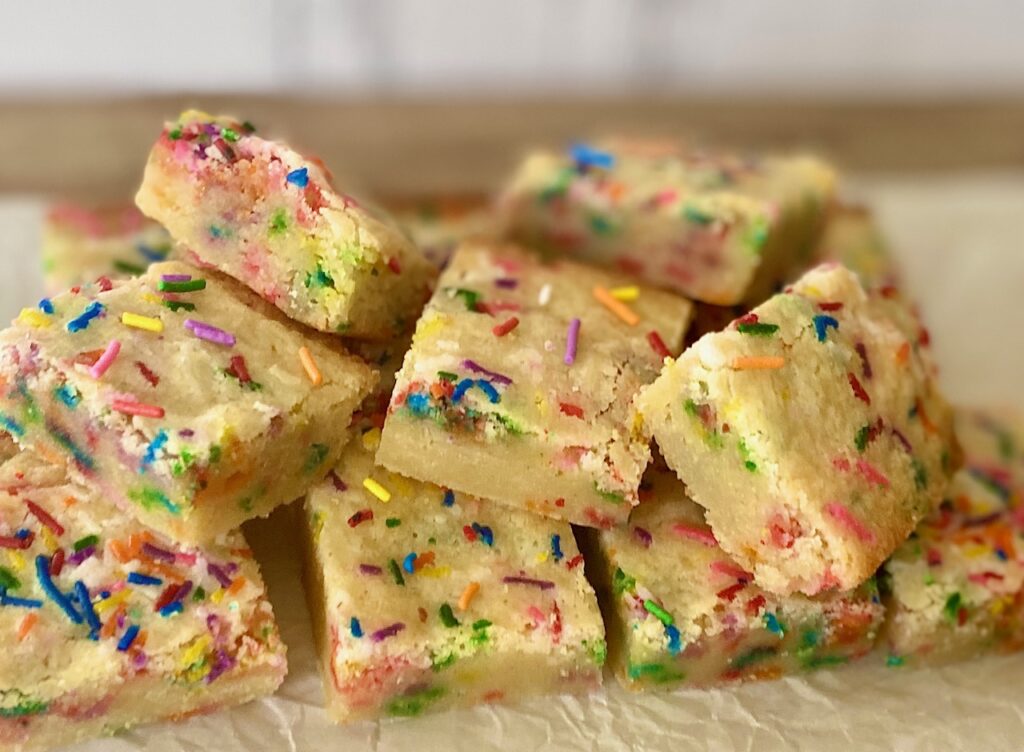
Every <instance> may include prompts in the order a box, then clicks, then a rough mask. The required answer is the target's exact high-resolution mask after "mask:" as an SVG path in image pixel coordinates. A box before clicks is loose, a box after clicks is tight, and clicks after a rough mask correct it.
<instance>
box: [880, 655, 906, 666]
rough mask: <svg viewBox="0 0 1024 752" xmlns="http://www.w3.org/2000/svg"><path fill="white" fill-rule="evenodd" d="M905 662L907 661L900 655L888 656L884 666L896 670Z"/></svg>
mask: <svg viewBox="0 0 1024 752" xmlns="http://www.w3.org/2000/svg"><path fill="white" fill-rule="evenodd" d="M906 662H907V659H906V658H904V657H903V656H902V655H890V656H889V657H888V658H886V659H885V665H886V666H890V667H891V668H898V667H899V666H902V665H903V664H905V663H906Z"/></svg>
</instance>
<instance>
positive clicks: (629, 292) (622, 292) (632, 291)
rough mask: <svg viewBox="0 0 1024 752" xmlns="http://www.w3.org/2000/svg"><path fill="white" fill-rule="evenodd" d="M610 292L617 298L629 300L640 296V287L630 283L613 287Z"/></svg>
mask: <svg viewBox="0 0 1024 752" xmlns="http://www.w3.org/2000/svg"><path fill="white" fill-rule="evenodd" d="M608 292H609V294H611V296H612V297H613V298H615V299H616V300H622V301H627V302H628V301H632V300H636V299H637V298H639V297H640V288H639V287H637V286H636V285H630V286H629V287H613V288H612V289H611V290H609V291H608Z"/></svg>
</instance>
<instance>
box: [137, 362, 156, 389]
mask: <svg viewBox="0 0 1024 752" xmlns="http://www.w3.org/2000/svg"><path fill="white" fill-rule="evenodd" d="M135 367H136V368H138V369H139V373H141V374H142V378H144V379H145V380H146V381H148V382H149V385H150V386H158V385H159V384H160V377H159V376H157V375H156V374H155V373H153V372H152V371H151V370H149V367H148V366H147V365H146V364H145V363H143V362H142V361H141V360H136V361H135Z"/></svg>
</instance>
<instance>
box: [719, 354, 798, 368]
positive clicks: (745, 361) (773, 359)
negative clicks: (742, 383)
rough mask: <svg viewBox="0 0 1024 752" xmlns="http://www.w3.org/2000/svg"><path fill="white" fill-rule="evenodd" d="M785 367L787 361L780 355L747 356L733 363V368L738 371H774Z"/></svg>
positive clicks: (734, 360)
mask: <svg viewBox="0 0 1024 752" xmlns="http://www.w3.org/2000/svg"><path fill="white" fill-rule="evenodd" d="M784 365H786V359H785V358H783V357H782V356H779V355H761V356H757V355H747V356H743V357H739V358H735V359H733V361H732V367H733V368H734V369H736V370H737V371H773V370H775V369H777V368H782V367H783V366H784Z"/></svg>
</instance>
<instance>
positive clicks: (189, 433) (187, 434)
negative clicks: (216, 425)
mask: <svg viewBox="0 0 1024 752" xmlns="http://www.w3.org/2000/svg"><path fill="white" fill-rule="evenodd" d="M195 435H196V432H195V431H193V430H192V429H191V428H182V429H181V430H180V431H178V436H180V437H182V438H183V439H191V438H192V437H193V436H195Z"/></svg>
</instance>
